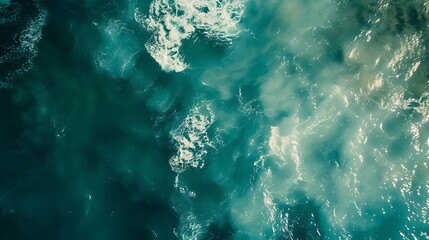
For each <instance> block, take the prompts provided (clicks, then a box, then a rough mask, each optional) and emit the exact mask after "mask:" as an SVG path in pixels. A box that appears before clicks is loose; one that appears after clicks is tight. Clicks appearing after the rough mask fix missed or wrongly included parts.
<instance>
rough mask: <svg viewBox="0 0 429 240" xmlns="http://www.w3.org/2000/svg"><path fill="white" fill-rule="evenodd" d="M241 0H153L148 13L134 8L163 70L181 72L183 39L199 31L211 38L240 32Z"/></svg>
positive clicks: (228, 37) (148, 46)
mask: <svg viewBox="0 0 429 240" xmlns="http://www.w3.org/2000/svg"><path fill="white" fill-rule="evenodd" d="M243 12H244V2H243V0H227V1H217V0H209V1H204V0H195V1H187V0H175V1H173V0H155V1H153V2H152V3H151V4H150V8H149V14H148V15H145V14H143V13H141V12H140V11H139V9H136V11H135V19H136V21H137V22H139V23H140V24H141V25H142V26H143V27H145V28H146V29H147V30H148V31H149V32H151V33H152V36H151V38H150V39H149V41H148V42H147V43H146V44H145V46H146V49H147V51H148V52H149V53H150V55H151V56H152V57H153V58H154V59H155V60H156V61H157V62H158V63H159V65H160V66H161V67H162V69H163V70H164V71H167V72H169V71H175V72H181V71H183V70H185V69H186V68H187V67H188V65H187V64H186V63H185V60H184V55H183V54H182V53H181V47H182V43H183V41H184V40H186V39H189V38H190V37H191V36H192V34H193V33H194V32H195V31H197V30H201V31H203V33H204V34H205V35H206V36H207V37H208V38H211V39H215V40H218V41H220V42H225V41H230V40H231V39H232V38H234V37H235V36H237V35H238V34H239V32H240V27H239V25H238V24H239V22H240V20H241V17H242V15H243Z"/></svg>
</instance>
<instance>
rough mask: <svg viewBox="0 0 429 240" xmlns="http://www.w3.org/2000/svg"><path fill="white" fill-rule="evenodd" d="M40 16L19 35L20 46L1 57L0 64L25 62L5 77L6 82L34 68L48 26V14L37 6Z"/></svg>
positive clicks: (31, 21) (12, 48)
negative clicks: (34, 61)
mask: <svg viewBox="0 0 429 240" xmlns="http://www.w3.org/2000/svg"><path fill="white" fill-rule="evenodd" d="M37 8H38V10H39V14H38V15H37V16H36V17H35V18H33V19H31V20H30V21H29V22H28V24H27V26H26V27H25V28H24V29H23V30H22V31H21V33H19V34H18V36H19V38H18V46H16V47H11V48H10V50H9V51H8V52H7V53H6V54H4V55H2V56H0V63H5V62H8V61H13V60H16V59H21V58H24V59H25V62H24V63H23V64H22V65H21V66H20V67H19V68H18V69H16V70H14V71H12V72H9V73H8V74H7V75H6V77H5V82H10V81H12V80H13V79H14V78H16V77H17V76H19V75H21V74H23V73H25V72H27V71H28V70H29V69H31V68H32V66H33V59H34V58H35V57H36V56H37V54H38V47H37V44H38V43H39V41H40V40H41V39H42V30H43V27H44V26H45V24H46V19H47V16H48V12H47V11H46V10H45V9H43V8H42V7H41V6H39V5H37Z"/></svg>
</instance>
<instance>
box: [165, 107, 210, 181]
mask: <svg viewBox="0 0 429 240" xmlns="http://www.w3.org/2000/svg"><path fill="white" fill-rule="evenodd" d="M214 119H215V116H214V113H213V111H212V110H211V109H210V103H208V102H202V103H200V104H196V105H194V106H193V107H192V109H191V110H190V112H189V114H188V116H186V118H185V119H184V120H183V122H182V124H180V126H179V127H178V128H177V129H175V130H173V131H172V132H171V135H172V137H173V140H174V142H175V146H176V148H177V153H176V155H174V156H173V157H172V158H171V159H170V161H169V163H170V166H171V169H172V170H173V171H175V172H178V173H180V172H183V171H184V170H186V169H187V168H189V167H194V168H202V167H203V166H204V157H205V155H206V154H207V148H210V147H214V146H213V144H212V142H211V140H210V138H209V135H208V133H207V130H208V129H209V128H210V126H211V125H212V123H213V121H214Z"/></svg>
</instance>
